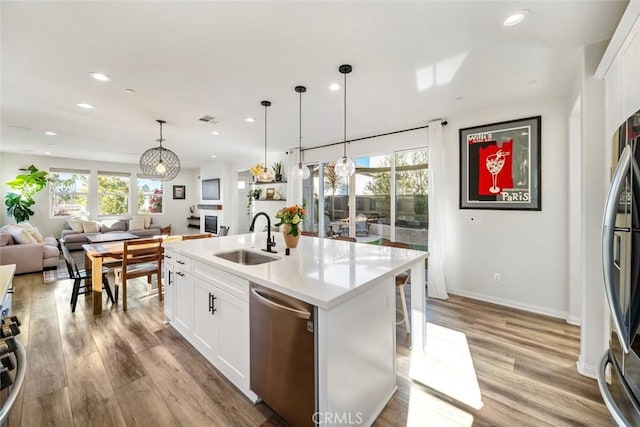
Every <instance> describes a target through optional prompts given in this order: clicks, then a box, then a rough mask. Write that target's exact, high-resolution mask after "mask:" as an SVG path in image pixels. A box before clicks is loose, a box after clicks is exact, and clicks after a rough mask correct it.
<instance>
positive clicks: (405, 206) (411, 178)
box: [395, 150, 429, 250]
mask: <svg viewBox="0 0 640 427" xmlns="http://www.w3.org/2000/svg"><path fill="white" fill-rule="evenodd" d="M428 161H429V153H428V151H427V150H417V151H401V152H397V153H396V155H395V162H396V177H395V178H396V183H395V184H396V221H395V226H396V228H395V231H396V241H397V242H404V243H410V244H412V247H413V248H414V249H425V250H426V246H427V229H428V219H429V206H428V204H427V200H428V199H427V194H428V185H429V181H428V169H427V167H428Z"/></svg>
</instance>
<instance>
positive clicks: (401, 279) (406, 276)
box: [382, 242, 411, 334]
mask: <svg viewBox="0 0 640 427" xmlns="http://www.w3.org/2000/svg"><path fill="white" fill-rule="evenodd" d="M382 246H389V247H392V248H400V249H411V246H409V245H408V244H407V243H401V242H383V243H382ZM410 284H411V274H410V273H409V272H408V271H404V272H402V273H400V274H398V275H397V276H396V289H399V290H400V303H401V304H402V320H400V321H399V322H396V325H399V324H401V323H402V322H404V323H405V328H406V329H407V333H408V334H410V333H411V324H410V323H409V312H408V310H407V296H406V295H405V294H404V287H405V285H410Z"/></svg>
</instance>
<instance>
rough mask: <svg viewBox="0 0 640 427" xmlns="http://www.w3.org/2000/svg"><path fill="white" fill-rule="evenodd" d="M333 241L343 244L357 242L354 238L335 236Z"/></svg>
mask: <svg viewBox="0 0 640 427" xmlns="http://www.w3.org/2000/svg"><path fill="white" fill-rule="evenodd" d="M334 240H344V241H345V242H357V240H356V238H355V237H349V236H337V237H336V238H335V239H334Z"/></svg>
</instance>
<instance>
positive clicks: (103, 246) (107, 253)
mask: <svg viewBox="0 0 640 427" xmlns="http://www.w3.org/2000/svg"><path fill="white" fill-rule="evenodd" d="M82 249H84V268H85V269H87V270H91V288H92V290H93V314H100V313H102V265H103V263H104V260H105V259H109V260H112V261H116V260H118V259H120V260H121V259H122V253H123V252H124V241H118V242H108V243H93V244H86V245H82Z"/></svg>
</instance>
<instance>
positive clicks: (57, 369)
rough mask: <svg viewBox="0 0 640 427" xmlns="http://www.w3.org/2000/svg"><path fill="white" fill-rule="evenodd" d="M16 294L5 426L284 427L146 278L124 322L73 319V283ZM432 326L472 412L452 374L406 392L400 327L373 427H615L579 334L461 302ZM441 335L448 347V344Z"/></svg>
mask: <svg viewBox="0 0 640 427" xmlns="http://www.w3.org/2000/svg"><path fill="white" fill-rule="evenodd" d="M111 283H113V278H111ZM14 284H15V287H16V293H15V295H14V300H13V308H14V313H15V314H16V315H17V316H19V318H20V319H21V321H22V334H21V336H20V338H21V340H22V342H23V343H24V344H25V345H26V346H27V357H28V361H29V368H28V372H27V378H26V383H25V387H24V389H23V392H22V396H21V397H20V399H19V401H18V404H17V406H16V408H15V410H14V412H13V413H12V416H11V419H10V426H18V425H22V426H42V425H48V426H70V425H76V426H83V427H84V426H93V425H102V426H119V425H129V426H133V425H149V426H156V425H158V426H174V425H183V426H197V427H199V426H243V427H249V426H281V425H282V423H281V421H279V419H278V418H277V416H275V415H274V414H273V413H272V412H271V410H270V409H269V408H268V407H267V406H265V405H264V404H258V405H253V404H251V403H250V402H249V401H248V400H247V399H245V398H244V397H243V396H242V395H241V394H240V393H238V392H237V391H236V390H235V389H234V387H233V386H231V385H230V384H229V383H228V382H227V381H226V380H225V379H224V378H223V377H222V376H221V375H220V374H219V373H218V372H217V371H216V370H215V369H214V368H213V367H212V366H211V365H209V363H208V362H207V361H206V360H205V359H204V358H203V357H201V356H200V355H199V354H198V353H197V352H196V351H195V350H194V349H193V348H192V347H191V346H190V345H189V344H188V343H187V342H186V341H185V340H183V339H182V338H181V337H180V336H179V335H178V334H177V333H176V332H175V331H174V330H173V329H172V328H171V327H169V326H166V325H164V324H163V312H162V307H161V306H160V304H159V303H158V299H157V296H156V295H153V296H148V295H146V284H144V279H139V285H138V284H136V285H134V286H131V285H130V286H129V294H130V295H129V298H128V300H129V310H128V311H127V312H122V310H121V304H119V305H117V306H112V305H111V303H107V304H106V310H105V312H104V313H103V314H102V315H100V316H93V315H92V314H91V296H88V297H85V296H82V295H81V296H80V298H79V300H78V307H77V309H76V312H75V314H72V313H71V310H70V306H69V300H70V294H71V282H70V281H69V280H60V281H57V282H53V283H48V284H44V283H43V280H42V274H41V273H33V274H27V275H20V276H16V278H15V280H14ZM103 295H104V294H103ZM398 306H399V304H398ZM428 318H429V322H430V324H429V325H428V330H429V334H430V337H431V336H432V335H433V336H434V337H435V338H433V341H430V349H431V350H433V353H434V354H435V356H434V360H433V361H432V362H430V363H434V365H433V366H431V365H430V366H429V368H430V369H429V371H430V372H445V373H446V372H447V369H451V366H448V367H447V366H444V365H447V364H448V361H451V360H457V359H456V357H458V356H457V355H456V353H460V352H461V353H466V354H468V355H470V359H469V360H468V362H469V363H467V365H468V366H469V367H471V371H470V372H467V373H465V374H464V375H462V376H461V378H462V379H461V381H462V383H461V385H460V388H462V389H463V391H465V390H467V391H468V389H471V390H473V389H474V387H470V384H471V385H473V383H476V386H475V387H477V388H478V390H479V391H478V393H477V394H478V395H477V396H476V397H477V400H478V401H473V400H472V401H465V400H464V399H460V398H457V397H455V396H456V395H455V393H454V392H455V390H453V391H454V392H452V390H450V389H451V384H454V383H455V381H453V380H454V379H455V378H454V376H455V375H456V374H452V376H451V379H452V381H448V380H447V378H448V377H445V380H446V381H445V383H444V387H442V389H440V388H439V386H438V385H437V384H436V385H435V386H433V385H432V384H430V386H431V387H425V386H423V385H421V384H417V383H413V382H411V381H410V380H409V379H408V378H409V375H408V371H409V349H408V347H407V345H408V343H409V341H410V337H409V336H408V335H406V334H405V330H404V327H403V326H398V327H397V355H398V356H397V366H398V381H397V382H398V392H397V393H396V394H395V395H394V397H393V398H392V400H391V401H390V402H389V403H388V405H387V406H386V408H385V409H384V411H383V413H382V414H381V415H380V417H379V418H378V420H377V421H376V423H375V425H376V426H438V427H439V426H470V425H478V426H485V425H492V426H493V425H497V426H515V425H518V426H520V425H530V426H545V425H549V426H561V425H586V426H606V425H613V423H612V420H611V418H610V417H609V415H608V413H607V411H606V409H605V407H604V405H603V404H602V401H601V399H600V396H599V393H598V388H597V384H596V382H595V380H591V379H588V378H584V377H582V376H580V375H578V374H577V373H576V369H575V361H576V359H577V355H578V351H579V328H576V327H573V326H570V325H568V324H566V323H565V322H564V321H562V320H558V319H553V318H548V317H544V316H540V315H535V314H530V313H526V312H523V311H519V310H513V309H508V308H505V307H501V306H497V305H492V304H487V303H483V302H478V301H475V300H471V299H467V298H461V297H456V296H452V297H451V298H450V299H449V300H448V301H437V300H433V301H432V300H430V301H429V313H428ZM438 325H439V326H441V327H439V326H438ZM438 335H440V336H439V337H438ZM447 335H451V336H453V337H457V338H455V340H456V341H455V343H453V341H451V344H447V341H446V340H447V339H448V338H447V337H446V336H447ZM443 336H444V338H443ZM461 340H462V341H461ZM460 342H464V344H463V345H461V346H460V345H459V344H460ZM454 344H455V345H454ZM460 360H464V357H463V358H462V359H460ZM438 364H442V365H443V366H439V365H438ZM449 364H450V363H449ZM474 375H475V378H477V382H476V381H475V379H474V378H473V377H474ZM458 379H460V378H458ZM454 388H455V387H454ZM452 396H453V397H452Z"/></svg>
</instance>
